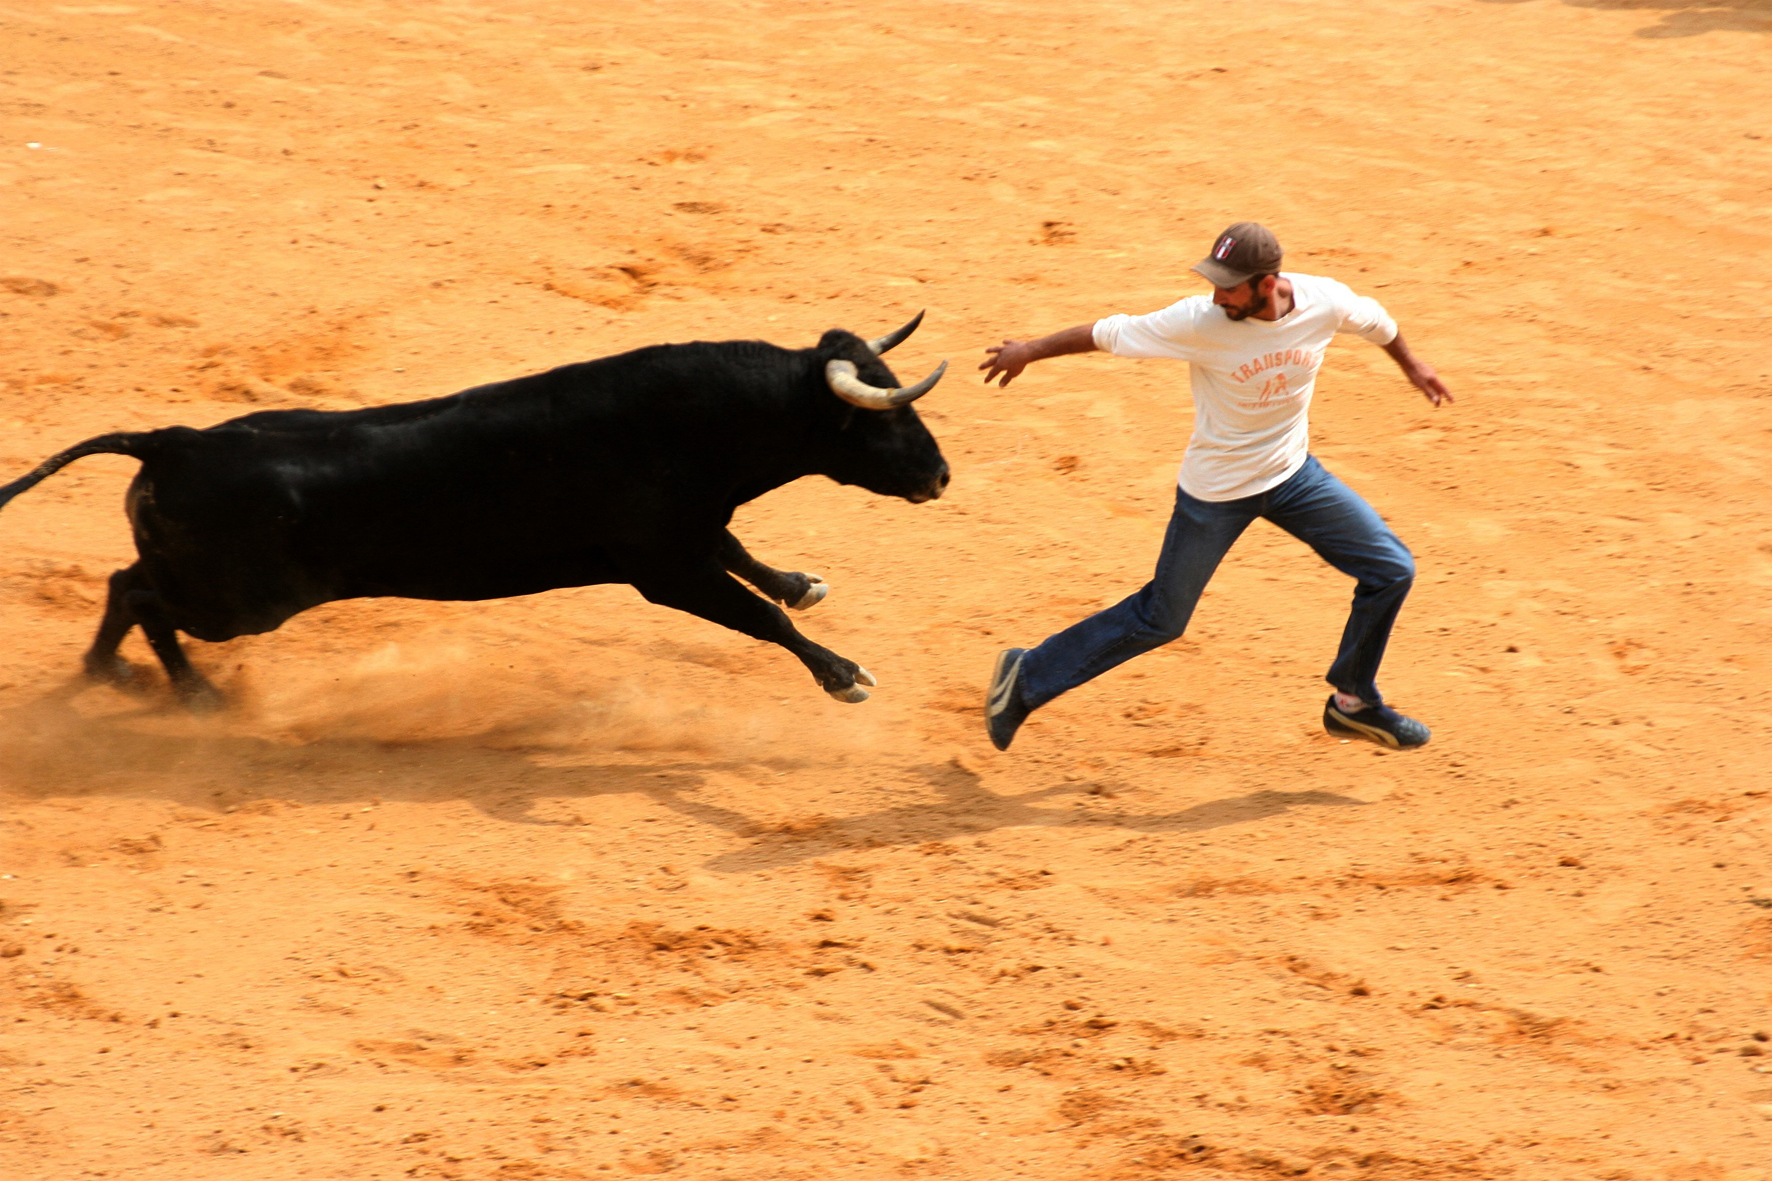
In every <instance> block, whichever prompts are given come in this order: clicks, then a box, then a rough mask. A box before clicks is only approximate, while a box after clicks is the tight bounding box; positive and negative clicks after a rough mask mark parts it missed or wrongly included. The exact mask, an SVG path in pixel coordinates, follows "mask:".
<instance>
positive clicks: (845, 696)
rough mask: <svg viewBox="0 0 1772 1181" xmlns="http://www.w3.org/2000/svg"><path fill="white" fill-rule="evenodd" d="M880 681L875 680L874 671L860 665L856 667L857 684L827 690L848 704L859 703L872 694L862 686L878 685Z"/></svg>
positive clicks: (833, 696) (835, 697) (836, 698)
mask: <svg viewBox="0 0 1772 1181" xmlns="http://www.w3.org/2000/svg"><path fill="white" fill-rule="evenodd" d="M879 683H880V682H878V681H876V680H874V674H873V673H871V672H869V671H868V670H867V669H865V668H862V667H860V666H859V665H858V666H856V669H855V684H853V685H851V686H849V688H847V689H830V690H827V692H829V693H830V695H831V697H832V698H834V699H835V700H837V701H841V702H844V703H845V704H848V705H859V704H861V703H862V702H864V701H866V700H867V699H868V698H869V697H870V696H871V694H870V693H869V692H868V691H867V690H866V689H863V688H862V686H863V685H878V684H879Z"/></svg>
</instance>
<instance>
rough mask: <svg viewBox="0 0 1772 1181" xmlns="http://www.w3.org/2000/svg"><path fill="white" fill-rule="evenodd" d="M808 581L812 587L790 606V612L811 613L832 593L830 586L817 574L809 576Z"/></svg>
mask: <svg viewBox="0 0 1772 1181" xmlns="http://www.w3.org/2000/svg"><path fill="white" fill-rule="evenodd" d="M806 581H807V582H809V583H811V584H812V585H811V586H808V587H807V588H806V593H805V594H803V595H801V596H800V597H799V598H797V599H795V600H794V601H793V602H791V603H789V604H788V608H789V610H792V611H810V610H812V609H813V608H814V607H816V606H818V605H819V604H820V603H822V602H824V597H825V596H826V595H828V594H830V593H831V587H830V584H829V583H827V582H826V581H825V580H824V579H822V578H820V577H819V576H818V575H816V574H808V575H807V576H806Z"/></svg>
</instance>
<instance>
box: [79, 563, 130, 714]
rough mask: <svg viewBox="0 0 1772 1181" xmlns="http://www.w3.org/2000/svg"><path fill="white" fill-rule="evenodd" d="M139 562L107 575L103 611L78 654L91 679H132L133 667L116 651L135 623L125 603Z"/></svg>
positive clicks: (112, 681) (118, 681)
mask: <svg viewBox="0 0 1772 1181" xmlns="http://www.w3.org/2000/svg"><path fill="white" fill-rule="evenodd" d="M140 574H141V567H140V566H126V567H124V568H123V569H121V570H119V571H117V572H116V573H115V574H113V575H111V584H110V593H109V595H108V596H107V597H106V599H105V615H104V618H103V619H101V620H99V624H98V634H97V635H96V636H94V637H92V647H90V648H88V649H87V650H86V655H85V656H84V657H82V658H81V663H82V664H83V665H84V666H85V669H86V675H87V676H89V677H91V678H92V679H93V680H95V681H105V682H108V683H110V684H113V685H126V684H128V683H129V682H130V681H132V680H134V679H135V669H133V668H132V667H130V664H129V662H128V661H127V660H124V659H123V658H122V657H121V656H119V655H118V654H117V649H118V648H119V647H120V646H121V645H122V643H123V637H124V636H126V635H128V634H129V629H130V628H132V627H134V626H135V623H136V619H135V612H134V611H132V610H131V609H130V607H129V592H130V591H132V590H135V589H136V588H137V586H138V582H137V580H138V579H139V577H140Z"/></svg>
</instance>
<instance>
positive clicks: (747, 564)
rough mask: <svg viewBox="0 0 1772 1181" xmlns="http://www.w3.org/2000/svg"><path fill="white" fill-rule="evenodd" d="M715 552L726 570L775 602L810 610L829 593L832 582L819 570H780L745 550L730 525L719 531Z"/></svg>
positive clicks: (795, 608) (801, 609)
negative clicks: (813, 571)
mask: <svg viewBox="0 0 1772 1181" xmlns="http://www.w3.org/2000/svg"><path fill="white" fill-rule="evenodd" d="M716 554H717V556H718V557H719V559H720V565H721V566H723V567H725V569H726V571H727V573H729V574H736V575H738V577H740V578H742V579H744V580H745V581H746V582H748V583H750V584H751V585H752V586H754V587H756V588H757V589H758V590H760V591H762V592H763V593H764V594H766V595H768V596H769V597H770V598H772V599H774V600H775V601H776V602H778V603H784V604H786V605H787V606H788V607H791V608H792V609H793V610H795V611H807V610H810V609H811V608H813V607H816V606H818V604H819V603H820V602H822V601H823V600H824V597H825V595H827V594H829V593H830V589H831V588H830V585H829V584H828V583H826V582H825V580H824V579H822V578H820V577H819V576H818V575H816V574H802V573H800V572H799V571H798V570H777V569H775V567H773V566H765V565H764V564H763V563H761V562H759V561H757V559H755V558H753V557H751V555H750V553H749V552H747V551H746V550H745V547H744V545H743V543H741V542H740V541H739V540H738V538H736V537H734V536H733V535H732V530H730V529H727V530H725V531H723V532H722V533H721V534H720V546H719V549H718V550H717V551H716Z"/></svg>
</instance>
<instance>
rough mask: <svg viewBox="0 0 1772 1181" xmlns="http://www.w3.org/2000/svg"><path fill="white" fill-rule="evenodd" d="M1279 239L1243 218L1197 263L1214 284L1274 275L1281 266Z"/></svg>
mask: <svg viewBox="0 0 1772 1181" xmlns="http://www.w3.org/2000/svg"><path fill="white" fill-rule="evenodd" d="M1281 257H1282V251H1281V250H1280V240H1279V239H1278V238H1276V237H1274V235H1273V231H1271V230H1269V229H1268V228H1267V227H1266V226H1264V225H1258V224H1256V223H1255V222H1252V221H1240V222H1238V223H1237V224H1236V225H1234V226H1231V227H1230V228H1229V229H1227V230H1226V231H1225V232H1224V233H1222V234H1220V235H1218V241H1216V242H1214V243H1213V244H1212V253H1210V254H1208V255H1207V256H1206V257H1205V258H1202V259H1201V260H1200V261H1199V262H1197V263H1195V264H1194V268H1193V269H1194V270H1195V271H1197V272H1199V273H1200V274H1202V275H1204V276H1206V278H1207V279H1208V280H1209V281H1210V282H1211V283H1212V285H1213V286H1214V287H1235V286H1237V285H1238V284H1241V283H1247V282H1248V281H1249V279H1250V276H1252V275H1272V274H1275V273H1277V272H1278V271H1279V269H1280V259H1281Z"/></svg>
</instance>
